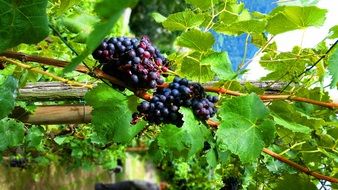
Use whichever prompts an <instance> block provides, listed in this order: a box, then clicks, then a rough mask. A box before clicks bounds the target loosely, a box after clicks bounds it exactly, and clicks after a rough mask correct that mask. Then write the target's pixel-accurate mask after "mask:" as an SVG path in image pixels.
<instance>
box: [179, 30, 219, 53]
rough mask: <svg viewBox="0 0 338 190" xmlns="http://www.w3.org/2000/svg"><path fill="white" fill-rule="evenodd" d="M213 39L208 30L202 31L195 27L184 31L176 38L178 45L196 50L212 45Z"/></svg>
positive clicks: (208, 47)
mask: <svg viewBox="0 0 338 190" xmlns="http://www.w3.org/2000/svg"><path fill="white" fill-rule="evenodd" d="M214 42H215V39H214V37H213V36H212V34H211V33H210V32H202V31H200V30H197V29H191V30H189V31H187V32H184V33H183V34H181V36H179V37H178V38H177V44H178V45H179V46H183V47H187V48H190V49H194V50H198V51H206V50H208V49H210V48H211V47H212V45H213V44H214Z"/></svg>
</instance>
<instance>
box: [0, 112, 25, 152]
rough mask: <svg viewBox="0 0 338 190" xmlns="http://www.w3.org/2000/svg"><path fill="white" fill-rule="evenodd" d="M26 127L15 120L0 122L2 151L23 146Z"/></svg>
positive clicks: (0, 148)
mask: <svg viewBox="0 0 338 190" xmlns="http://www.w3.org/2000/svg"><path fill="white" fill-rule="evenodd" d="M24 132H25V129H24V125H23V124H22V123H18V122H16V121H15V120H13V119H8V118H4V119H2V120H0V138H1V144H0V151H4V150H7V149H8V148H12V147H15V146H18V145H21V144H22V142H23V138H24Z"/></svg>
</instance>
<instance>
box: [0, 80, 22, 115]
mask: <svg viewBox="0 0 338 190" xmlns="http://www.w3.org/2000/svg"><path fill="white" fill-rule="evenodd" d="M17 88H18V81H17V80H16V79H15V78H14V77H12V76H9V77H7V79H6V80H5V81H4V82H3V83H2V84H1V85H0V119H2V118H4V117H6V116H7V115H8V114H9V113H11V111H12V110H13V108H14V106H15V98H16V93H17Z"/></svg>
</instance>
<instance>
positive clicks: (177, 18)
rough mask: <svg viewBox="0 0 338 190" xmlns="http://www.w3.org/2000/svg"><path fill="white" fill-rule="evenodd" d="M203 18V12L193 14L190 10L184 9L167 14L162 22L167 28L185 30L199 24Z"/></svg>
mask: <svg viewBox="0 0 338 190" xmlns="http://www.w3.org/2000/svg"><path fill="white" fill-rule="evenodd" d="M204 20H205V18H204V16H203V14H195V13H194V12H192V11H191V10H186V11H183V12H178V13H174V14H171V15H169V16H168V18H167V19H166V20H165V21H164V22H163V23H162V24H163V26H164V27H165V28H167V29H168V30H172V31H174V30H186V29H189V28H193V27H198V26H200V25H201V24H202V23H203V22H204Z"/></svg>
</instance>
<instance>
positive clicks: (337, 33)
mask: <svg viewBox="0 0 338 190" xmlns="http://www.w3.org/2000/svg"><path fill="white" fill-rule="evenodd" d="M329 38H330V39H335V38H338V25H335V26H332V27H331V28H330V37H329Z"/></svg>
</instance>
